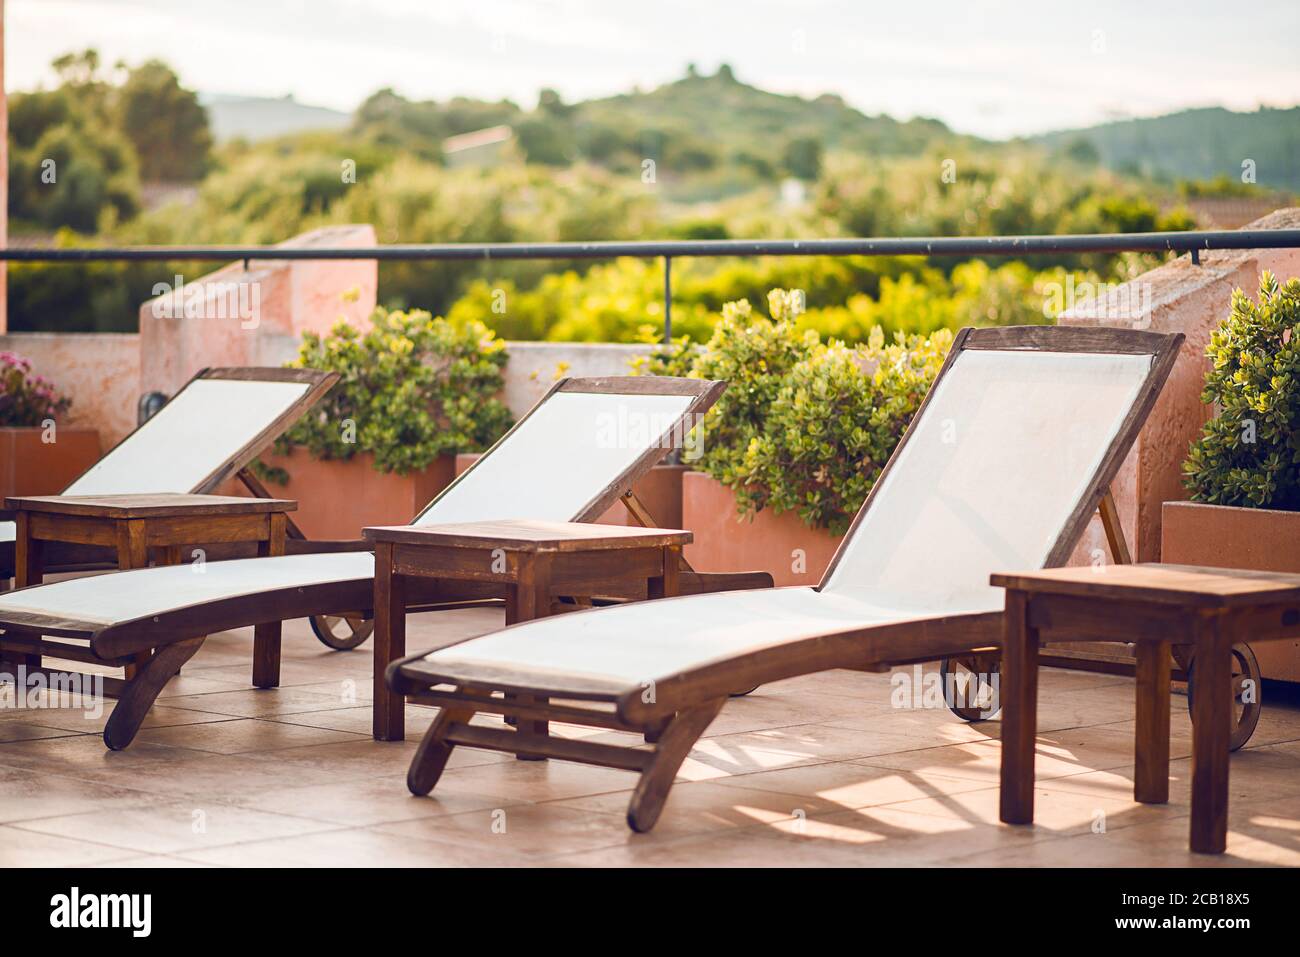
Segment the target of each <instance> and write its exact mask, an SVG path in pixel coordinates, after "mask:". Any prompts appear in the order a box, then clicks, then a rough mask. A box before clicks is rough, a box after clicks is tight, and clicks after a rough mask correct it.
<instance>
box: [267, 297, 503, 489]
mask: <svg viewBox="0 0 1300 957" xmlns="http://www.w3.org/2000/svg"><path fill="white" fill-rule="evenodd" d="M371 322H372V323H373V327H372V328H371V329H370V330H369V331H368V332H366V333H364V334H363V333H361V332H359V331H358V330H357V329H355V328H354V327H352V326H350V325H349V324H348V323H346V322H339V323H338V324H337V325H336V326H335V327H334V328H333V330H332V331H331V332H330V334H329V335H327V336H319V335H317V334H315V333H311V332H308V333H305V334H304V335H303V341H302V346H301V348H300V349H299V352H298V358H297V359H296V360H295V361H294V362H292V363H290V365H292V366H294V367H296V368H312V369H324V370H327V371H331V372H338V373H339V374H340V379H339V382H338V383H337V384H336V385H335V386H334V388H333V389H331V390H330V393H329V395H327V396H326V398H325V399H324V400H323V401H322V402H321V403H320V404H319V405H318V406H316V408H315V409H313V410H312V412H311V413H310V414H308V415H307V416H306V417H305V418H304V419H303V420H302V421H301V422H299V423H298V424H297V425H296V426H294V428H293V429H292V430H290V431H289V433H288V434H287V435H286V436H285V439H284V440H282V442H281V443H280V447H281V448H285V447H287V446H290V445H304V446H306V447H307V448H308V449H309V450H310V451H311V452H312V454H313V455H315V456H316V457H317V458H323V459H349V458H351V457H352V456H353V455H355V454H357V453H358V452H373V453H374V456H375V468H376V469H379V470H380V471H384V472H397V473H398V474H405V473H407V472H409V471H412V470H414V469H421V468H424V467H425V466H427V465H428V464H429V463H431V462H432V461H433V460H434V459H436V458H437V457H438V456H440V455H445V454H451V453H456V452H476V451H481V450H483V449H485V448H487V446H489V445H490V444H491V443H492V442H494V441H496V439H497V438H499V437H500V436H501V435H502V433H504V432H505V430H506V429H508V428H509V427H510V423H511V417H510V412H509V410H508V409H507V408H506V406H505V404H504V403H502V402H501V400H500V399H498V398H496V394H497V393H498V392H499V391H500V390H501V387H502V385H503V379H502V375H501V370H502V368H503V367H504V366H505V364H506V351H505V343H504V342H503V341H502V340H500V339H498V338H496V337H495V336H494V335H493V334H492V333H491V331H489V330H488V329H487V327H486V326H484V325H483V324H482V323H478V322H465V323H452V322H448V321H447V320H446V319H442V318H437V319H435V318H433V317H432V316H431V315H430V314H429V313H427V312H424V311H422V310H412V311H411V312H389V311H387V310H385V309H382V308H380V309H376V310H375V313H374V315H373V316H371Z"/></svg>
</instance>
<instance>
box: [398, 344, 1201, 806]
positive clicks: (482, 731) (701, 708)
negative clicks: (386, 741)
mask: <svg viewBox="0 0 1300 957" xmlns="http://www.w3.org/2000/svg"><path fill="white" fill-rule="evenodd" d="M1182 341H1183V336H1182V335H1181V334H1173V335H1163V334H1158V333H1152V332H1143V331H1133V330H1120V329H1107V328H1096V329H1082V328H1066V327H1054V328H1047V327H1039V326H1029V327H1005V328H990V329H963V330H961V331H960V332H959V333H958V334H957V336H956V338H955V339H954V341H953V345H952V349H951V351H950V352H949V354H948V357H947V359H946V360H945V362H944V364H943V366H942V368H941V369H940V372H939V375H938V378H936V384H937V382H938V381H939V379H941V378H942V377H943V376H944V375H945V374H947V372H948V371H949V370H950V369H951V367H952V364H953V362H954V361H955V360H956V358H957V356H958V355H960V354H961V352H962V351H963V350H1013V351H1026V350H1028V351H1042V352H1095V353H1112V354H1130V355H1138V354H1149V355H1151V356H1152V363H1151V368H1150V370H1149V372H1148V373H1147V376H1146V378H1145V381H1144V382H1143V384H1142V387H1141V389H1140V392H1139V394H1138V396H1137V398H1136V399H1135V401H1134V402H1133V404H1132V406H1131V407H1130V408H1129V410H1128V413H1127V414H1126V416H1125V418H1124V419H1123V421H1122V423H1121V425H1120V427H1119V429H1118V430H1117V432H1116V434H1115V436H1114V438H1113V440H1112V442H1111V443H1110V445H1109V446H1108V448H1107V450H1106V452H1105V454H1104V456H1103V457H1102V458H1101V460H1100V462H1099V463H1098V465H1097V467H1096V469H1095V471H1094V474H1093V475H1092V476H1091V478H1090V481H1089V483H1088V485H1087V488H1086V491H1085V493H1084V494H1083V495H1082V496H1081V497H1080V498H1079V500H1078V502H1077V505H1076V506H1075V508H1074V509H1073V511H1072V512H1071V514H1070V515H1069V517H1068V519H1067V520H1066V522H1065V523H1064V525H1063V527H1062V529H1061V531H1060V533H1059V535H1058V537H1057V538H1056V541H1055V543H1054V545H1053V546H1052V548H1051V550H1050V552H1049V554H1048V557H1047V559H1046V561H1045V562H1044V565H1045V567H1052V566H1056V565H1063V564H1065V562H1066V561H1067V560H1068V558H1069V556H1070V553H1071V552H1072V551H1073V549H1074V547H1075V545H1076V544H1077V542H1078V541H1079V539H1080V537H1081V536H1082V535H1083V532H1084V529H1085V528H1086V526H1087V523H1088V521H1089V520H1090V518H1091V516H1092V513H1093V512H1094V511H1095V510H1097V509H1098V508H1099V507H1101V506H1102V503H1103V500H1104V499H1106V497H1107V495H1108V494H1109V489H1110V484H1111V482H1112V480H1113V479H1114V477H1115V475H1116V473H1117V472H1118V470H1119V467H1120V464H1121V462H1122V460H1123V458H1124V456H1125V455H1126V454H1127V452H1128V450H1129V448H1130V447H1131V446H1132V444H1133V442H1134V440H1135V439H1136V437H1137V434H1138V430H1139V429H1140V428H1141V426H1142V424H1143V422H1144V421H1145V420H1146V417H1147V415H1148V414H1149V413H1150V410H1151V408H1152V406H1153V405H1154V404H1155V401H1156V399H1157V398H1158V396H1159V394H1160V390H1161V388H1162V387H1163V385H1164V383H1165V380H1166V379H1167V378H1168V375H1169V372H1170V370H1171V368H1172V367H1173V363H1174V360H1175V359H1176V358H1177V354H1178V349H1179V347H1180V345H1181V343H1182ZM934 393H935V389H934V387H933V386H932V387H931V391H930V393H929V394H928V395H927V397H926V399H925V400H924V401H923V402H922V404H921V407H920V409H918V411H917V414H916V416H915V417H914V418H913V421H912V425H911V426H909V428H908V429H907V431H906V432H905V433H904V435H903V437H902V439H901V440H900V442H899V446H898V449H896V450H895V452H894V454H893V455H892V456H891V458H890V460H889V462H888V463H887V464H886V466H885V468H884V470H883V472H882V473H881V476H880V477H879V479H877V481H876V483H875V485H874V487H873V489H872V491H871V493H870V494H869V495H868V496H867V499H866V501H865V502H864V503H863V505H862V508H861V509H860V510H859V512H858V514H857V516H856V517H855V519H854V521H853V524H852V525H851V526H850V529H849V532H848V534H846V535H845V537H844V540H843V542H842V543H841V545H840V547H839V550H838V551H837V553H836V555H835V558H834V559H833V560H832V561H831V564H830V567H829V568H828V569H827V571H826V574H825V575H824V576H823V578H822V582H821V584H819V585H818V586H817V588H818V589H819V590H820V589H821V588H823V587H824V586H825V584H826V582H828V581H829V580H830V577H831V575H832V574H833V573H834V571H835V568H836V566H837V565H838V563H839V562H840V561H841V560H842V559H843V557H844V555H845V553H846V549H847V547H848V543H849V542H850V540H851V539H852V537H853V535H854V533H855V532H856V531H857V529H858V528H859V526H860V525H861V523H862V521H863V518H864V516H865V515H866V514H867V513H868V511H869V510H870V509H871V507H872V505H873V503H874V500H875V498H876V493H877V492H878V491H879V489H880V488H881V487H882V485H883V484H884V479H885V477H886V476H887V475H888V474H889V472H890V470H891V469H892V467H893V466H894V464H895V463H896V462H897V461H898V458H899V451H900V450H901V449H902V448H903V447H904V446H905V445H906V443H907V442H908V441H909V439H910V438H911V437H912V436H913V434H914V433H915V431H916V429H915V425H916V423H917V422H919V421H920V420H921V419H922V417H923V415H924V413H925V410H926V408H927V406H928V405H929V402H930V398H931V397H932V396H933V395H934ZM599 613H600V612H599V611H598V610H593V611H582V612H577V613H576V614H599ZM1002 622H1003V613H1002V612H996V611H995V612H985V613H973V614H958V615H949V616H942V617H935V618H927V619H920V620H910V621H905V622H896V623H885V624H881V625H874V626H871V627H867V628H861V629H854V630H850V631H841V632H827V633H820V634H814V635H810V636H809V637H806V638H801V639H798V640H794V641H788V642H785V643H783V644H780V645H776V646H772V647H768V648H765V649H763V650H761V651H757V652H750V653H746V654H743V655H737V656H733V657H730V658H726V659H723V660H720V661H715V662H712V663H710V664H707V665H704V666H701V667H695V668H691V669H688V670H684V671H679V672H677V673H675V674H673V675H671V676H669V677H667V678H661V679H659V680H657V681H656V682H655V684H654V687H653V694H646V690H647V689H644V688H639V689H631V690H629V689H628V688H627V687H625V686H624V685H623V684H622V683H614V682H606V681H602V680H600V679H597V678H593V677H590V676H581V677H579V676H573V677H569V676H564V675H558V674H557V675H554V676H552V677H551V678H550V679H548V680H547V681H545V682H541V681H539V680H538V677H537V673H536V672H535V671H531V670H528V669H520V670H518V671H514V672H512V671H511V670H510V669H509V668H508V667H504V666H501V665H499V664H496V665H493V666H491V667H486V666H485V667H482V668H477V669H476V668H474V667H473V666H460V665H458V666H457V668H456V669H455V672H454V673H440V672H439V671H438V667H437V665H436V663H434V662H431V661H426V660H425V658H424V656H423V655H412V656H408V657H407V658H405V659H402V660H399V661H396V662H393V664H392V665H390V666H389V670H388V673H387V681H388V682H389V685H390V687H392V688H393V690H394V691H399V692H401V693H403V694H406V695H407V696H408V697H409V698H410V699H412V700H414V701H417V702H422V703H426V704H433V705H437V706H439V707H440V708H442V711H441V712H440V714H439V716H438V718H437V720H435V721H434V723H433V725H432V726H431V727H430V728H429V730H428V732H427V733H426V735H425V737H424V740H423V741H422V742H421V744H420V747H419V749H418V750H417V752H416V754H415V756H414V758H413V760H412V763H411V767H410V772H409V774H408V778H407V784H408V786H409V788H410V790H411V791H412V792H413V793H415V794H420V795H422V794H427V793H428V792H429V791H430V790H431V789H432V788H433V787H434V785H435V784H436V783H437V781H438V778H439V776H440V775H441V773H442V770H443V768H444V767H445V766H446V762H447V758H448V756H449V755H450V753H451V751H452V749H453V748H455V747H456V746H457V745H465V746H469V747H476V748H485V749H488V750H494V751H504V752H508V753H514V754H521V753H527V754H533V755H542V756H545V757H553V758H558V759H563V760H569V761H577V762H581V763H586V764H593V765H599V766H603V767H611V768H621V769H623V770H628V771H634V772H637V773H638V774H639V775H640V779H639V781H638V783H637V786H636V789H635V791H634V792H633V796H632V800H631V802H630V804H629V807H628V812H627V820H628V825H629V826H630V827H631V828H632V829H633V830H635V831H647V830H649V829H650V828H652V827H653V826H654V824H655V822H656V821H657V820H658V818H659V814H660V812H661V811H662V809H663V805H664V802H665V801H666V799H667V796H668V792H669V789H670V788H671V786H672V782H673V779H674V777H675V775H676V773H677V770H678V768H679V767H680V766H681V764H682V762H683V761H684V760H685V758H686V756H687V755H688V754H689V753H690V750H691V748H692V747H693V745H694V743H695V742H696V740H698V738H699V737H700V735H701V734H703V733H704V731H705V730H706V729H707V728H708V725H709V723H710V722H711V721H712V720H713V718H714V717H715V716H716V715H717V713H718V711H719V710H720V709H721V708H722V706H723V704H724V703H725V702H726V699H727V697H728V696H729V695H731V694H733V693H736V692H738V691H743V690H746V689H749V688H753V687H755V686H756V685H761V684H766V683H769V682H772V681H778V680H781V679H783V678H790V677H794V676H797V675H803V674H809V673H812V672H817V671H823V670H828V669H832V668H847V669H855V670H867V671H882V670H887V669H888V668H890V667H893V666H895V665H900V664H908V663H913V662H922V661H932V660H935V659H938V658H943V657H949V656H957V655H967V654H977V653H981V652H983V653H988V652H990V651H996V650H997V649H1000V647H1001V645H1002ZM516 627H527V626H526V625H525V626H516ZM467 640H473V639H467ZM453 647H454V646H453ZM521 696H522V697H523V698H524V699H525V700H527V701H529V702H530V703H529V704H528V705H527V707H526V708H524V707H521V706H520V705H519V704H517V703H516V700H517V698H519V697H521ZM538 699H542V700H544V701H549V703H544V704H543V703H537V702H538ZM480 711H481V712H487V713H495V714H505V715H507V716H509V717H514V718H523V719H535V720H545V721H561V722H568V723H572V724H579V725H587V726H590V727H595V728H604V729H613V730H618V731H626V732H632V733H637V734H640V735H643V736H644V738H645V740H646V741H647V742H649V743H650V745H651V747H650V748H649V749H646V748H643V747H629V746H619V745H610V744H604V743H596V742H588V741H581V740H565V739H560V738H554V737H550V736H542V735H535V734H531V733H528V732H525V731H519V730H506V729H496V728H486V727H481V726H476V725H472V724H470V720H471V719H472V717H473V716H474V714H475V713H477V712H480ZM525 711H526V712H527V713H525ZM518 725H519V726H520V727H523V726H524V723H523V722H518Z"/></svg>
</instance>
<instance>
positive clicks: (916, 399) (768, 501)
mask: <svg viewBox="0 0 1300 957" xmlns="http://www.w3.org/2000/svg"><path fill="white" fill-rule="evenodd" d="M951 345H952V333H951V332H949V331H948V330H947V329H940V330H938V331H936V332H935V333H934V335H932V336H930V337H929V338H926V337H924V336H919V335H911V336H907V335H904V334H903V333H901V332H899V333H895V339H894V341H893V342H892V343H890V344H888V345H886V343H885V336H884V333H883V332H881V331H880V329H879V328H877V329H876V330H875V331H874V334H873V335H872V336H871V338H870V339H869V341H868V342H867V344H866V345H865V346H858V347H857V348H852V347H849V346H845V345H843V344H842V343H839V342H835V341H832V342H830V343H829V344H827V345H821V344H818V345H816V346H815V347H814V348H813V350H812V354H811V355H809V356H808V357H807V358H806V359H803V360H801V361H800V362H798V363H797V364H796V365H795V366H794V368H792V369H791V370H790V373H789V374H788V375H787V376H786V377H785V380H784V381H783V382H782V384H781V389H780V391H779V392H778V393H777V395H776V398H775V400H774V401H773V402H772V404H771V406H769V408H768V410H767V421H766V423H765V426H764V428H763V429H762V430H761V431H760V432H759V433H758V435H757V436H756V437H755V438H754V439H753V440H751V442H750V444H749V447H748V448H747V449H746V450H745V455H744V468H743V471H741V472H739V473H736V475H735V478H736V480H737V481H735V483H734V484H733V487H734V488H735V490H736V493H737V500H738V501H739V503H740V505H741V506H742V508H745V509H746V510H751V511H757V510H758V509H762V508H771V509H773V510H774V511H776V512H778V513H779V512H784V511H787V510H791V511H797V512H798V513H799V516H800V517H801V518H802V519H803V520H804V522H805V523H806V524H808V525H810V526H813V527H823V528H829V529H830V530H831V531H832V532H834V533H836V534H840V533H842V532H844V531H846V530H847V529H848V526H849V523H850V521H852V519H853V516H854V515H855V514H856V513H857V511H858V509H859V508H861V507H862V503H863V502H864V501H866V498H867V493H868V492H870V491H871V488H872V486H873V485H875V484H876V479H878V478H879V477H880V473H881V471H882V470H883V469H884V467H885V463H886V462H888V461H889V457H890V455H892V454H893V452H894V448H895V447H896V446H897V445H898V442H899V440H900V439H901V438H902V437H903V432H904V431H906V429H907V425H908V423H909V422H911V421H912V416H914V415H915V414H916V410H917V409H918V408H920V405H921V401H922V400H923V399H924V398H925V394H926V393H927V392H928V391H929V389H930V385H931V384H932V383H933V382H934V379H935V376H937V375H938V374H939V368H940V367H941V366H942V365H943V360H944V357H945V356H946V355H947V353H948V348H949V347H950V346H951Z"/></svg>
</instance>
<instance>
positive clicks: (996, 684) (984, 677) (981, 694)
mask: <svg viewBox="0 0 1300 957" xmlns="http://www.w3.org/2000/svg"><path fill="white" fill-rule="evenodd" d="M939 675H940V676H941V677H942V679H943V695H944V700H945V701H946V702H947V704H948V710H949V711H951V712H952V713H953V714H955V715H956V716H957V717H959V718H961V719H962V720H963V721H987V720H988V719H989V718H991V717H993V716H994V715H995V714H997V713H998V712H999V711H1000V710H1001V709H1002V692H1001V686H1002V677H1001V676H1002V656H1001V655H996V654H994V655H959V656H957V657H953V658H941V659H939Z"/></svg>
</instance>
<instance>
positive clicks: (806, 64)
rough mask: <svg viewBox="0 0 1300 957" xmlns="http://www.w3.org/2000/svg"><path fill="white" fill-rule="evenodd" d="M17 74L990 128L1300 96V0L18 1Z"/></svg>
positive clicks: (20, 85)
mask: <svg viewBox="0 0 1300 957" xmlns="http://www.w3.org/2000/svg"><path fill="white" fill-rule="evenodd" d="M5 7H6V21H7V22H6V25H5V61H6V62H5V73H6V83H7V86H8V88H9V89H30V88H32V87H34V86H36V85H38V84H40V83H43V82H44V83H48V82H49V80H50V76H51V74H50V71H49V62H50V60H52V59H53V58H54V57H55V56H58V55H59V54H61V53H65V52H67V51H69V50H75V49H82V48H85V47H87V46H94V47H96V48H97V49H98V50H99V51H100V54H101V58H102V60H103V62H105V63H108V64H112V63H114V62H116V61H118V60H126V61H127V62H128V63H136V62H139V61H140V60H143V59H146V58H149V57H160V58H162V59H165V60H167V61H168V62H170V63H171V65H172V66H173V67H174V68H175V69H176V70H177V72H178V73H179V74H180V76H181V79H182V82H183V83H185V84H186V85H187V86H190V87H193V88H195V89H198V90H200V91H202V92H205V93H233V94H246V95H257V96H283V95H284V94H286V93H292V94H293V95H294V96H295V98H297V99H298V100H299V101H301V102H304V103H312V104H319V105H322V106H332V107H335V108H337V109H342V110H351V109H352V108H353V107H355V106H356V105H357V103H359V102H360V101H361V100H362V99H364V98H365V97H366V96H367V95H368V94H370V93H371V92H373V91H374V90H377V89H379V88H381V87H385V86H391V87H393V88H394V89H396V90H397V91H398V92H399V93H402V94H404V95H406V96H409V97H412V98H415V99H427V98H435V99H445V98H447V97H449V96H453V95H457V94H463V95H469V96H477V97H483V98H488V99H497V98H499V97H503V96H505V97H510V98H511V99H514V100H515V101H516V102H519V103H520V104H522V105H525V106H531V105H532V104H533V103H534V102H535V100H536V95H537V90H538V89H539V88H540V87H543V86H551V87H554V88H556V89H558V90H559V91H560V92H561V94H562V95H563V96H564V97H565V99H578V98H585V97H589V96H594V95H606V94H611V93H618V92H623V91H626V90H629V89H630V88H632V87H633V86H636V85H640V86H641V87H643V88H649V87H652V86H655V85H657V84H659V83H662V82H664V81H666V80H670V79H675V78H677V77H679V76H681V75H682V73H683V72H684V70H685V66H686V64H687V63H690V62H694V63H696V64H697V65H698V67H699V68H700V69H701V70H702V71H706V72H712V71H713V69H715V68H716V66H717V64H718V63H720V62H727V63H730V64H731V65H732V67H733V68H734V70H735V71H736V75H737V76H738V77H739V78H740V79H741V80H744V81H745V82H748V83H753V84H755V85H757V86H761V87H764V88H767V89H772V90H776V91H780V92H788V93H799V94H803V95H815V94H818V93H822V92H828V91H829V92H835V93H839V94H841V95H842V96H844V98H845V99H846V100H848V101H849V102H850V103H852V104H853V105H854V106H856V107H858V108H859V109H861V110H863V111H864V112H867V113H871V114H875V113H888V114H890V115H893V116H896V117H899V118H907V117H910V116H916V115H921V116H933V117H937V118H939V119H942V120H944V121H945V122H946V123H948V124H949V125H950V126H952V127H953V128H954V129H957V130H959V131H962V132H969V133H976V134H980V135H983V136H989V137H1004V136H1011V135H1016V134H1023V133H1036V132H1042V131H1045V130H1049V129H1061V128H1068V127H1075V126H1087V125H1091V124H1093V123H1097V122H1102V121H1105V120H1107V119H1113V118H1115V117H1116V116H1129V115H1136V116H1148V115H1154V114H1158V113H1166V112H1170V111H1173V110H1177V109H1182V108H1185V107H1189V106H1206V105H1213V104H1222V105H1224V106H1228V107H1230V108H1233V109H1253V108H1255V107H1256V106H1258V105H1260V104H1267V105H1272V106H1291V105H1295V104H1296V103H1300V66H1297V63H1296V54H1295V43H1296V39H1297V37H1300V2H1297V0H1256V2H1252V3H1248V4H1242V3H1230V4H1224V3H1220V2H1212V0H1181V2H1179V3H1170V4H1163V3H1159V4H1157V3H1143V2H1136V3H1134V2H1128V3H1123V2H1111V0H1103V2H1084V3H1075V2H1072V3H1053V2H1051V0H1038V2H1024V0H1005V2H987V3H980V2H974V0H972V2H967V3H961V2H954V0H913V2H908V3H898V2H897V0H887V2H876V0H856V2H854V0H691V2H683V0H531V2H528V0H7V2H6V3H5Z"/></svg>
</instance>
